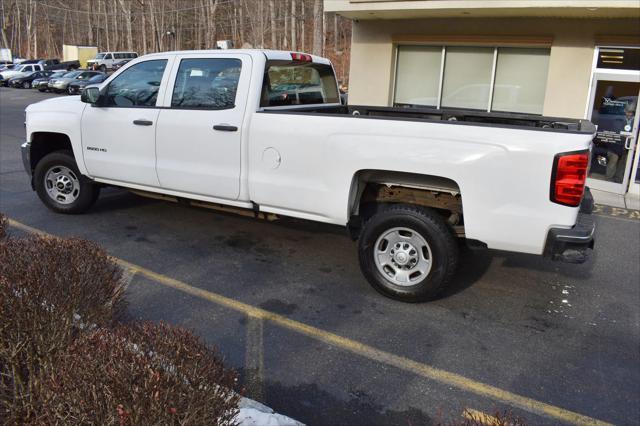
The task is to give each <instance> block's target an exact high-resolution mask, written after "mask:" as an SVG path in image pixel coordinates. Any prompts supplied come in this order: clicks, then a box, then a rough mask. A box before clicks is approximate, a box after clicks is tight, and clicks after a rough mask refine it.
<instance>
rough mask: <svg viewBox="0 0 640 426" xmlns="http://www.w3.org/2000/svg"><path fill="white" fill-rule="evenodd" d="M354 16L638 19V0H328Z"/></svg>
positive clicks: (332, 6) (327, 6) (335, 8)
mask: <svg viewBox="0 0 640 426" xmlns="http://www.w3.org/2000/svg"><path fill="white" fill-rule="evenodd" d="M324 8H325V9H324V10H325V12H336V13H338V14H340V15H342V16H345V17H347V18H351V19H363V20H364V19H416V18H453V17H459V18H469V17H471V18H473V17H484V18H489V17H510V18H513V17H558V18H588V19H598V18H600V19H601V18H638V17H640V3H639V2H638V1H637V0H491V1H482V2H481V1H475V0H324Z"/></svg>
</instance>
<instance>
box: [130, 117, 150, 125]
mask: <svg viewBox="0 0 640 426" xmlns="http://www.w3.org/2000/svg"><path fill="white" fill-rule="evenodd" d="M133 124H135V125H136V126H151V125H152V124H153V121H149V120H144V119H139V120H133Z"/></svg>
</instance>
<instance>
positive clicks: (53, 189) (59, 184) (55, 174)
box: [44, 166, 80, 204]
mask: <svg viewBox="0 0 640 426" xmlns="http://www.w3.org/2000/svg"><path fill="white" fill-rule="evenodd" d="M44 186H45V188H46V190H47V194H48V195H49V197H51V199H52V200H54V201H55V202H57V203H60V204H71V203H73V202H74V201H76V200H77V199H78V196H79V195H80V180H79V179H78V176H76V174H75V173H74V172H73V170H71V169H69V168H68V167H65V166H53V167H51V168H50V169H49V170H48V171H47V173H46V174H45V176H44Z"/></svg>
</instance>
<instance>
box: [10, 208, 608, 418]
mask: <svg viewBox="0 0 640 426" xmlns="http://www.w3.org/2000/svg"><path fill="white" fill-rule="evenodd" d="M9 224H10V225H11V226H13V227H15V228H18V229H21V230H23V231H26V232H31V233H36V234H39V235H45V236H53V235H51V234H48V233H46V232H44V231H41V230H39V229H36V228H33V227H31V226H28V225H24V224H22V223H20V222H17V221H15V220H13V219H9ZM113 259H114V261H115V262H117V263H118V264H119V265H121V266H122V267H124V268H127V269H129V270H130V271H132V272H136V273H138V274H140V275H142V276H145V277H147V278H149V279H151V280H153V281H156V282H157V283H159V284H161V285H164V286H166V287H170V288H173V289H175V290H178V291H181V292H183V293H186V294H189V295H192V296H195V297H198V298H201V299H204V300H208V301H210V302H212V303H215V304H217V305H220V306H224V307H227V308H230V309H233V310H235V311H238V312H242V313H244V314H246V315H249V316H253V317H257V318H261V319H262V320H263V321H270V322H272V323H274V324H277V325H279V326H281V327H283V328H287V329H289V330H293V331H296V332H298V333H300V334H303V335H306V336H308V337H311V338H313V339H316V340H318V341H321V342H324V343H327V344H330V345H332V346H336V347H338V348H341V349H344V350H346V351H349V352H352V353H354V354H357V355H360V356H363V357H365V358H368V359H370V360H373V361H376V362H379V363H383V364H386V365H390V366H393V367H396V368H399V369H401V370H404V371H408V372H410V373H413V374H416V375H418V376H422V377H424V378H427V379H430V380H433V381H436V382H439V383H441V384H444V385H447V386H452V387H455V388H458V389H460V390H463V391H466V392H471V393H474V394H476V395H480V396H483V397H487V398H490V399H493V400H496V401H500V402H502V403H505V404H507V405H510V406H512V407H517V408H520V409H523V410H526V411H528V412H530V413H533V414H537V415H541V416H547V417H552V418H554V419H557V420H560V421H562V422H565V423H570V424H575V425H598V426H604V425H610V423H606V422H603V421H601V420H597V419H594V418H592V417H589V416H585V415H582V414H579V413H576V412H573V411H570V410H566V409H564V408H561V407H557V406H555V405H551V404H547V403H545V402H541V401H537V400H535V399H532V398H528V397H526V396H522V395H518V394H515V393H512V392H509V391H506V390H503V389H500V388H497V387H495V386H491V385H488V384H485V383H482V382H479V381H476V380H473V379H469V378H467V377H464V376H462V375H460V374H456V373H451V372H449V371H446V370H442V369H439V368H436V367H432V366H430V365H427V364H423V363H420V362H418V361H414V360H412V359H409V358H406V357H403V356H400V355H395V354H392V353H390V352H385V351H382V350H380V349H376V348H374V347H372V346H369V345H366V344H364V343H361V342H358V341H356V340H351V339H348V338H346V337H342V336H339V335H337V334H334V333H331V332H328V331H325V330H322V329H319V328H317V327H313V326H311V325H307V324H304V323H301V322H298V321H294V320H291V319H289V318H286V317H284V316H282V315H279V314H276V313H273V312H269V311H266V310H264V309H261V308H256V307H255V306H251V305H248V304H246V303H243V302H240V301H237V300H234V299H231V298H229V297H226V296H223V295H221V294H217V293H213V292H210V291H207V290H203V289H201V288H198V287H194V286H191V285H189V284H187V283H184V282H182V281H179V280H177V279H175V278H171V277H168V276H166V275H162V274H159V273H157V272H154V271H152V270H150V269H147V268H144V267H142V266H139V265H136V264H133V263H130V262H127V261H126V260H123V259H119V258H116V257H113Z"/></svg>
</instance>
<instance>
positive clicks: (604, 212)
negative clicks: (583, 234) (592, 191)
mask: <svg viewBox="0 0 640 426" xmlns="http://www.w3.org/2000/svg"><path fill="white" fill-rule="evenodd" d="M593 214H595V215H598V216H607V217H614V218H617V219H626V220H633V221H640V210H633V209H623V208H622V207H611V206H605V205H603V204H596V205H595V206H593Z"/></svg>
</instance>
